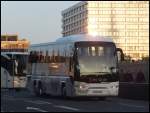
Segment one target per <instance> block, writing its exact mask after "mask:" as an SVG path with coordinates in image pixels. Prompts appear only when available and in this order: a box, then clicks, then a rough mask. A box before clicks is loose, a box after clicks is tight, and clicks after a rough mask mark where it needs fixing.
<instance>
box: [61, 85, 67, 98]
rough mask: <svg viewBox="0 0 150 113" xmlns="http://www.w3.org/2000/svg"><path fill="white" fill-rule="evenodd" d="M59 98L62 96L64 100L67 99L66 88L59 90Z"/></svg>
mask: <svg viewBox="0 0 150 113" xmlns="http://www.w3.org/2000/svg"><path fill="white" fill-rule="evenodd" d="M61 96H62V97H63V98H64V99H66V97H67V93H66V87H65V86H64V87H62V88H61Z"/></svg>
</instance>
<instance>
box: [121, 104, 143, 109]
mask: <svg viewBox="0 0 150 113" xmlns="http://www.w3.org/2000/svg"><path fill="white" fill-rule="evenodd" d="M119 104H120V105H123V106H128V107H136V108H145V106H137V105H131V104H125V103H119Z"/></svg>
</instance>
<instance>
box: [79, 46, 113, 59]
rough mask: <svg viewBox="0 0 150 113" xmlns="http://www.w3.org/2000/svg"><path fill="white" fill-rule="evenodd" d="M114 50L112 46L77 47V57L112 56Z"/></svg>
mask: <svg viewBox="0 0 150 113" xmlns="http://www.w3.org/2000/svg"><path fill="white" fill-rule="evenodd" d="M113 53H114V48H113V47H112V46H89V47H78V48H77V54H78V56H81V57H82V56H112V55H113Z"/></svg>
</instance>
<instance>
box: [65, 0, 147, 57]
mask: <svg viewBox="0 0 150 113" xmlns="http://www.w3.org/2000/svg"><path fill="white" fill-rule="evenodd" d="M62 23H63V24H62V29H63V30H62V35H63V36H69V35H72V34H81V33H86V34H90V35H95V36H96V35H99V36H109V37H111V38H113V40H114V42H115V43H116V45H117V47H120V48H122V49H123V52H124V53H125V55H126V56H131V57H132V58H133V59H141V58H142V57H147V56H149V1H82V2H79V3H77V4H75V5H73V6H72V7H69V8H67V9H65V10H63V11H62Z"/></svg>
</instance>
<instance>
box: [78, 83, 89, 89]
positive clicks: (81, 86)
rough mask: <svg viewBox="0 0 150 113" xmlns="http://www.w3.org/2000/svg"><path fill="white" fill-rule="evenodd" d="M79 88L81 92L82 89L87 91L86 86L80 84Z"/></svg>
mask: <svg viewBox="0 0 150 113" xmlns="http://www.w3.org/2000/svg"><path fill="white" fill-rule="evenodd" d="M79 88H80V89H81V90H83V89H87V88H88V86H87V85H86V84H80V86H79Z"/></svg>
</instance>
